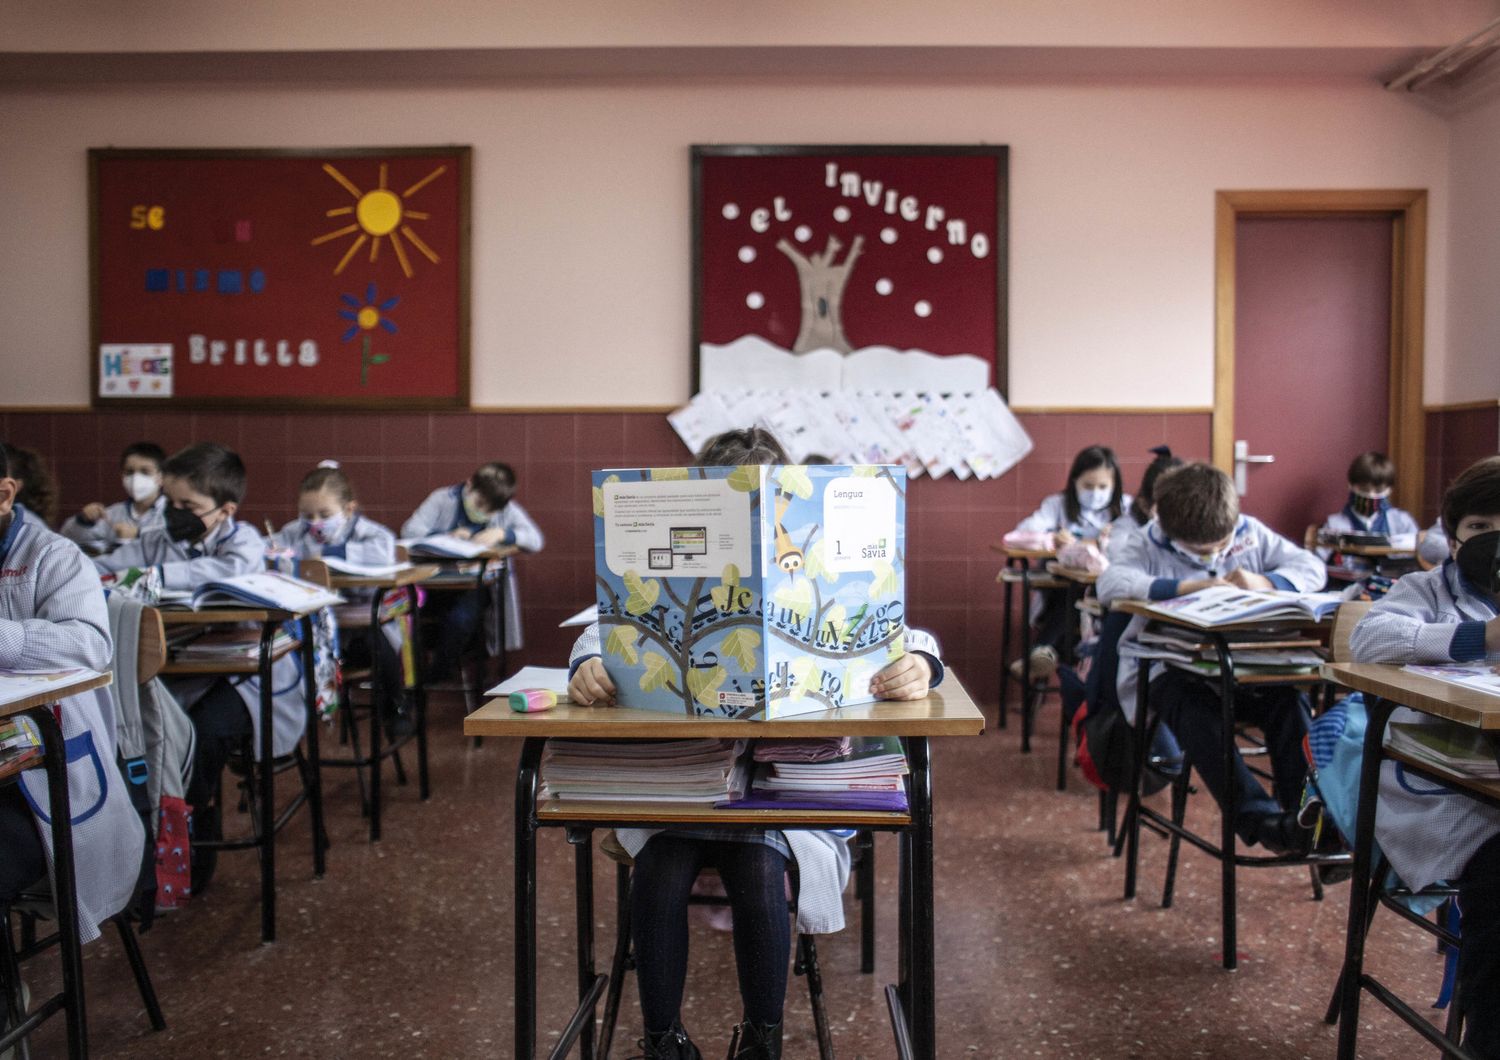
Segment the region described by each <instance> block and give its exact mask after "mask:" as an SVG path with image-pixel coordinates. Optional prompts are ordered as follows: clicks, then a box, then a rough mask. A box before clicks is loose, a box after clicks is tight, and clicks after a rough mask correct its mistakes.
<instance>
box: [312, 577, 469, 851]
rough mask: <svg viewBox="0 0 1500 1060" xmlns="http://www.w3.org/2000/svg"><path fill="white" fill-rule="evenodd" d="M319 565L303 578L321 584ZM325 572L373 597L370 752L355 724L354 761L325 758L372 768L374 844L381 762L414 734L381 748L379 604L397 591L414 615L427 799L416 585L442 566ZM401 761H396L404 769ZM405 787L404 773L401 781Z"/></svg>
mask: <svg viewBox="0 0 1500 1060" xmlns="http://www.w3.org/2000/svg"><path fill="white" fill-rule="evenodd" d="M314 562H319V561H314V560H308V561H306V562H304V564H303V572H304V576H314V579H313V580H319V577H317V573H318V572H317V571H315V570H309V569H308V568H309V567H310V566H311V564H312V563H314ZM319 566H322V567H323V568H324V570H326V572H327V575H326V580H327V583H328V587H329V588H330V589H334V590H339V589H348V590H350V591H352V592H368V593H369V594H370V621H369V623H368V625H365V626H364V628H365V629H366V631H367V633H368V636H369V638H370V690H371V691H370V698H371V701H372V705H371V708H370V754H369V756H368V757H361V755H360V753H359V741H358V738H357V730H356V729H354V728H353V723H352V722H351V723H350V724H351V728H350V731H351V732H355V733H356V738H355V741H354V757H353V758H329V759H325V760H323V762H322V763H321V764H322V765H328V766H336V767H338V766H352V767H353V768H354V770H355V773H356V776H358V771H359V770H360V769H361V768H363V767H365V766H369V767H370V798H369V808H370V842H372V843H373V842H375V840H377V839H379V838H380V763H381V760H382V759H384V758H387V757H390V756H391V755H394V754H395V753H396V752H397V751H399V750H400V749H401V745H402V744H404V743H405V742H406V741H407V740H408V739H410V737H409V736H401V737H398V738H397V739H395V740H393V741H391V744H390V746H389V747H385V748H382V747H381V739H382V737H383V735H384V726H383V724H382V721H383V719H382V718H381V716H380V703H381V697H382V694H383V693H384V692H385V685H384V682H385V677H384V674H383V673H382V671H381V666H380V649H379V647H378V646H377V640H376V638H378V637H381V636H384V633H382V631H381V622H380V606H381V603H382V601H383V600H384V597H385V595H386V594H387V593H388V592H391V591H392V590H402V591H404V592H405V594H406V601H407V606H408V607H409V608H410V611H411V628H412V634H411V649H412V659H413V660H414V665H415V667H416V686H415V693H416V714H417V716H416V719H415V721H416V734H415V735H416V738H417V788H418V790H419V792H420V793H421V797H422V798H423V799H424V800H425V799H426V798H427V796H428V795H429V794H431V786H430V784H429V781H428V775H427V689H426V685H425V682H424V681H423V678H422V668H423V662H422V632H421V628H420V627H421V624H422V623H421V620H420V617H419V615H418V613H417V586H418V585H420V584H422V583H423V582H425V581H428V580H429V579H431V578H434V577H436V576H437V574H438V572H439V567H438V565H437V564H435V563H423V564H420V565H417V566H412V567H408V568H407V569H405V570H398V571H396V572H394V573H392V574H388V575H380V576H377V577H366V576H363V575H356V574H342V573H340V572H338V571H335V570H333V569H331V568H328V567H327V565H326V564H322V563H321V562H319ZM339 625H340V628H359V627H357V626H351V627H346V626H345V625H344V623H343V622H342V621H341V622H340V623H339ZM399 764H400V761H399V759H398V760H397V765H398V766H399ZM398 779H400V781H401V782H402V783H405V774H401V775H400V777H399V778H398ZM363 789H364V782H363V780H362V779H361V781H360V791H361V796H363Z"/></svg>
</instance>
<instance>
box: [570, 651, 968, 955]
mask: <svg viewBox="0 0 1500 1060" xmlns="http://www.w3.org/2000/svg"><path fill="white" fill-rule="evenodd" d="M903 639H904V643H905V646H906V650H907V651H917V652H921V653H922V654H923V655H926V656H929V657H930V658H931V659H932V661H933V663H934V664H935V665H934V667H933V672H932V686H931V687H934V688H936V687H937V686H938V685H939V684H940V683H942V680H943V674H944V668H943V663H942V656H941V654H940V653H939V648H938V642H937V638H936V637H934V636H933V635H932V634H931V633H928V632H927V631H926V630H923V629H911V628H908V629H907V630H906V635H905V637H904V638H903ZM598 656H599V623H597V622H594V623H591V624H590V625H589V626H588V627H587V628H586V629H585V630H584V631H583V633H582V634H580V635H579V637H578V640H577V641H575V642H574V644H573V651H572V652H571V653H570V655H569V657H568V672H569V674H570V675H571V674H572V673H573V671H575V670H577V669H578V667H579V665H580V664H582V663H583V661H584V660H585V659H589V658H597V657H598ZM670 831H671V829H669V828H616V829H615V836H616V838H618V839H619V840H620V846H622V847H624V848H625V851H626V853H628V854H629V855H630V856H631V857H635V856H636V855H637V854H639V853H640V852H641V850H642V849H643V848H644V847H645V845H646V843H647V842H649V841H650V839H651V837H652V836H654V835H657V834H659V833H661V832H670ZM781 834H782V835H783V836H784V837H785V838H786V844H787V846H788V847H790V848H791V851H792V858H793V859H794V860H795V861H796V862H797V930H798V932H800V933H802V934H807V935H829V934H832V933H833V932H835V931H842V930H843V929H844V902H843V897H842V896H843V893H844V888H846V887H847V886H848V885H849V861H850V859H849V836H850V835H852V834H853V833H852V832H847V831H829V830H826V829H815V830H809V829H798V828H788V829H786V830H784V831H782V833H781Z"/></svg>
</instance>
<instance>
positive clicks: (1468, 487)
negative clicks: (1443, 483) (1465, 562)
mask: <svg viewBox="0 0 1500 1060" xmlns="http://www.w3.org/2000/svg"><path fill="white" fill-rule="evenodd" d="M1496 512H1500V456H1487V457H1485V458H1484V459H1483V460H1480V461H1478V462H1477V463H1474V464H1470V465H1469V466H1468V467H1467V468H1465V469H1464V470H1463V471H1462V472H1461V473H1460V474H1459V476H1458V478H1456V479H1454V480H1453V485H1451V486H1449V487H1448V492H1447V493H1445V494H1443V529H1444V530H1446V531H1447V532H1448V539H1449V540H1450V541H1456V540H1458V537H1457V534H1458V524H1459V523H1461V522H1463V521H1464V519H1465V518H1467V517H1468V516H1470V515H1494V514H1495V513H1496Z"/></svg>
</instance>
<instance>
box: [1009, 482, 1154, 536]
mask: <svg viewBox="0 0 1500 1060" xmlns="http://www.w3.org/2000/svg"><path fill="white" fill-rule="evenodd" d="M1130 499H1131V498H1130V494H1128V493H1122V494H1120V511H1121V512H1125V511H1128V510H1129V509H1130ZM1113 519H1114V516H1112V515H1110V514H1109V507H1108V505H1106V506H1105V507H1103V508H1100V509H1099V510H1098V511H1094V512H1091V511H1088V510H1086V509H1083V508H1080V509H1079V512H1078V518H1077V519H1069V518H1068V508H1067V503H1066V497H1065V495H1064V494H1062V493H1054V494H1051V495H1050V496H1048V497H1044V498H1042V505H1041V507H1040V508H1038V509H1037V510H1036V511H1034V512H1032V513H1031V514H1030V515H1028V516H1027V517H1026V518H1024V519H1022V520H1021V521H1020V522H1019V523H1018V524H1017V525H1016V529H1017V530H1026V531H1031V532H1034V533H1047V532H1049V531H1053V530H1067V531H1069V532H1071V533H1072V534H1073V536H1074V537H1098V536H1099V531H1101V530H1103V529H1104V528H1105V527H1106V526H1109V525H1110V522H1111V521H1112V520H1113Z"/></svg>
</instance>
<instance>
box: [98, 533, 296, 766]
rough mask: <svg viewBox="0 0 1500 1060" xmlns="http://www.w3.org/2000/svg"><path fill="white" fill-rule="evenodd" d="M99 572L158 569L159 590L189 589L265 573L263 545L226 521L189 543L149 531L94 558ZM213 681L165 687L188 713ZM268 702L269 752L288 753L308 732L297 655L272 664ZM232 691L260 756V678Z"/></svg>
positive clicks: (170, 682)
mask: <svg viewBox="0 0 1500 1060" xmlns="http://www.w3.org/2000/svg"><path fill="white" fill-rule="evenodd" d="M94 563H95V565H96V566H98V567H99V568H100V569H101V570H105V571H121V570H128V569H129V568H131V567H160V568H161V580H162V587H163V588H166V589H179V590H184V589H185V590H194V589H198V588H200V587H201V586H203V585H204V584H206V583H208V582H211V581H215V580H216V579H219V578H233V577H234V576H235V575H238V574H251V573H254V572H256V571H263V570H265V569H266V545H265V541H264V540H263V539H262V538H261V536H260V534H259V533H257V532H256V530H255V527H253V526H251V525H250V524H249V523H241V522H237V521H235V520H233V519H226V520H225V521H224V522H222V523H220V524H219V525H218V526H216V527H214V528H213V530H212V531H210V532H209V534H208V536H207V537H205V538H204V539H203V540H202V541H200V542H198V543H196V544H193V543H190V542H185V541H173V540H172V539H171V538H169V537H168V536H167V533H166V531H165V530H159V531H152V532H151V533H149V534H146V535H145V536H144V537H141V538H139V539H138V540H135V541H126V542H125V543H124V544H122V545H121V546H120V547H119V548H117V549H115V550H114V551H113V552H111V553H109V554H108V555H105V556H99V557H97V558H95V560H94ZM216 680H218V678H216V677H213V676H204V677H174V678H170V679H167V681H166V684H167V687H168V688H169V689H171V691H172V694H173V695H174V696H176V697H177V699H178V701H179V702H180V703H181V704H182V705H183V707H184V708H186V709H187V710H188V711H189V713H191V711H192V706H193V704H195V703H197V702H198V700H200V699H202V698H203V695H204V693H205V692H207V691H208V689H209V688H210V686H212V685H213V683H214V682H215V681H216ZM271 686H272V689H273V690H274V697H273V701H272V710H271V717H272V730H271V753H272V754H273V755H276V756H277V757H280V756H281V755H285V754H290V753H291V752H292V748H294V747H296V746H297V741H298V740H300V739H302V733H303V732H304V730H305V729H306V728H307V698H306V696H305V695H304V694H303V687H302V655H301V653H300V652H295V651H294V652H291V653H289V654H287V655H283V656H282V657H281V658H280V659H277V660H276V661H275V662H274V663H272V664H271ZM234 690H235V691H236V692H238V693H239V694H240V698H241V699H242V700H244V701H245V709H246V710H248V711H249V712H250V725H251V727H252V728H253V729H254V730H255V737H254V744H253V747H254V751H255V755H256V757H257V758H259V756H260V678H259V677H258V676H250V677H246V678H244V679H242V680H239V681H236V682H235V684H234Z"/></svg>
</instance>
